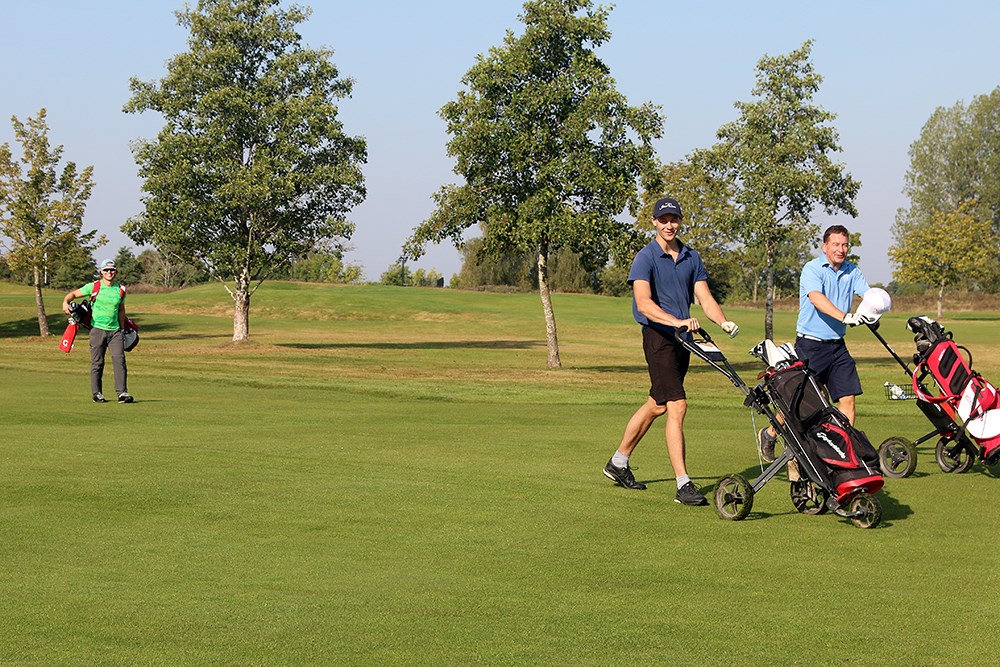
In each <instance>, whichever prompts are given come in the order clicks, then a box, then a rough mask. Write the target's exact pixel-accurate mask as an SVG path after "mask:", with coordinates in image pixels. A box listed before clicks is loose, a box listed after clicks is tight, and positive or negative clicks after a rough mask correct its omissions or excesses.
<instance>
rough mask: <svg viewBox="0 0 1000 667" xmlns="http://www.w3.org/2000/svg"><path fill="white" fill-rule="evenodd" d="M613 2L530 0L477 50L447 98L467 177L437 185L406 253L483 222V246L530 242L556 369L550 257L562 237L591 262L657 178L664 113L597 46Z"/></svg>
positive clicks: (459, 167) (600, 261)
mask: <svg viewBox="0 0 1000 667" xmlns="http://www.w3.org/2000/svg"><path fill="white" fill-rule="evenodd" d="M609 11H610V10H609V9H606V8H604V7H601V6H597V7H594V5H593V3H592V2H591V1H590V0H529V1H528V2H526V3H525V4H524V12H523V14H521V15H520V16H519V18H520V20H521V21H522V22H523V23H524V25H525V29H524V33H523V34H522V35H521V36H519V37H516V36H515V35H514V34H513V32H511V31H508V32H507V36H506V38H505V39H504V43H503V46H500V47H494V48H492V49H490V51H489V53H488V54H487V55H485V56H483V55H480V56H479V57H478V58H477V60H476V64H475V65H473V66H472V68H471V69H470V70H469V71H468V72H467V73H466V74H465V76H464V77H462V83H463V84H464V85H465V86H466V87H467V90H462V91H459V93H458V96H457V98H456V99H455V100H453V101H451V102H448V103H447V104H445V105H444V107H442V109H441V112H440V113H441V116H442V117H443V118H444V119H445V121H446V122H447V125H448V133H449V134H450V135H451V136H452V139H451V140H450V141H449V142H448V154H449V155H451V156H453V157H454V158H455V159H456V166H455V172H456V173H457V174H459V175H460V176H462V177H463V178H464V179H465V184H464V185H458V186H455V185H449V186H445V187H443V188H441V189H440V190H439V191H438V192H437V193H436V194H435V196H434V199H435V202H436V204H437V208H436V210H435V211H434V212H433V213H432V214H431V217H430V218H429V219H428V220H426V221H424V222H423V223H421V224H420V225H419V226H417V228H416V229H415V230H414V233H413V236H412V237H411V238H410V240H409V241H408V242H407V244H406V246H405V248H404V252H406V253H407V254H408V255H409V256H410V257H418V256H420V255H421V254H422V252H423V247H424V245H425V244H426V243H428V242H440V241H442V240H444V239H447V238H450V239H451V240H452V241H453V242H454V243H455V244H456V245H460V244H461V243H462V233H463V232H464V231H465V230H466V229H468V228H469V227H471V226H473V225H475V224H479V223H482V224H483V225H484V226H485V236H484V251H485V252H486V253H488V254H491V255H504V254H508V253H510V252H511V251H517V250H520V251H524V250H528V251H531V252H532V253H533V254H534V256H535V257H536V258H537V276H538V292H539V296H540V298H541V302H542V310H543V313H544V315H545V337H546V343H547V347H548V359H547V365H548V367H549V368H559V367H560V366H561V361H560V359H559V343H558V336H557V333H556V320H555V314H554V311H553V308H552V299H551V295H550V285H549V274H548V272H549V259H550V257H551V255H552V253H553V252H555V251H556V250H558V249H559V248H560V247H568V248H570V249H572V250H573V251H574V252H577V253H579V254H580V255H581V256H582V257H583V258H584V261H585V262H586V263H587V264H588V266H590V267H592V268H593V269H597V268H600V267H602V266H604V265H605V264H606V263H607V261H608V256H609V252H610V250H611V249H612V247H613V246H614V244H615V243H616V241H617V239H619V238H620V237H621V236H623V235H627V234H629V233H630V231H631V230H630V225H629V224H628V223H627V222H622V221H620V220H618V219H617V216H618V215H619V214H620V213H621V212H622V211H623V210H625V209H626V208H627V209H628V210H630V211H631V212H632V213H633V214H634V213H635V212H636V210H637V208H638V197H637V194H636V192H637V186H636V181H637V179H640V178H643V179H644V180H645V181H646V182H647V185H650V186H652V182H653V180H654V179H655V178H656V174H655V161H654V159H653V149H652V147H651V145H650V142H651V141H652V140H653V139H654V138H656V137H659V136H660V133H661V131H662V124H663V121H662V118H661V116H660V114H659V112H658V110H657V109H656V107H654V106H652V105H651V104H649V103H646V104H644V105H643V106H641V107H631V106H629V105H628V104H627V101H626V100H625V98H624V96H623V95H621V94H620V93H619V92H618V91H617V90H615V82H614V79H612V78H611V75H610V71H609V69H608V67H607V66H606V65H605V64H604V63H603V62H602V61H601V60H600V59H599V58H598V57H597V55H596V54H595V53H594V51H593V49H594V48H595V47H598V46H600V45H601V44H603V43H605V42H607V41H608V40H609V39H610V37H611V35H610V32H609V31H608V28H607V18H608V13H609Z"/></svg>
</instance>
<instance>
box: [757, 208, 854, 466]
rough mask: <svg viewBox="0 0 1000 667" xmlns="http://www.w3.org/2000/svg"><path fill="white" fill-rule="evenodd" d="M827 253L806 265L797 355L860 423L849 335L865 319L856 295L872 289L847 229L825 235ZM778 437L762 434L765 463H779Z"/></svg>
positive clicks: (770, 429)
mask: <svg viewBox="0 0 1000 667" xmlns="http://www.w3.org/2000/svg"><path fill="white" fill-rule="evenodd" d="M822 251H823V254H822V255H820V256H819V257H817V258H815V259H813V260H811V261H809V262H806V265H805V266H803V267H802V275H801V276H800V277H799V319H798V322H797V323H796V325H795V330H796V332H797V336H796V338H795V354H796V356H798V358H799V359H802V360H803V361H805V362H806V363H808V364H809V369H810V370H811V371H812V372H813V373H814V374H815V376H816V380H817V381H818V382H819V383H820V384H822V385H824V386H826V388H827V391H828V392H829V394H830V400H832V401H833V402H835V403H837V407H838V408H839V409H840V411H841V412H843V413H844V416H845V417H847V419H848V421H850V422H851V424H852V425H853V424H854V414H855V407H854V404H855V400H854V397H855V396H859V395H860V394H861V393H862V392H861V380H860V378H858V366H857V364H856V363H855V362H854V358H853V357H851V353H850V352H848V351H847V345H846V344H845V343H844V333H846V331H847V327H848V326H856V325H857V324H860V323H861V322H862V317H861V316H859V315H858V314H857V313H851V304H852V303H853V301H854V295H855V294H857V295H858V296H860V297H863V296H864V295H865V292H867V291H868V290H869V289H870V287H869V286H868V281H867V280H865V277H864V275H862V273H861V269H859V268H858V267H857V265H856V264H854V263H852V262H849V261H847V253H849V252H850V251H851V242H850V236H849V234H848V232H847V228H846V227H844V226H843V225H833V226H831V227H829V228H827V230H826V231H825V232H824V233H823V246H822ZM775 440H776V435H775V432H774V427H773V426H768V427H766V428H762V429H761V430H760V431H758V433H757V446H758V449H759V451H760V455H761V458H763V459H764V460H765V461H768V462H770V461H773V460H774V443H775Z"/></svg>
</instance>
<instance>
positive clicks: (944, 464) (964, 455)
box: [934, 438, 976, 473]
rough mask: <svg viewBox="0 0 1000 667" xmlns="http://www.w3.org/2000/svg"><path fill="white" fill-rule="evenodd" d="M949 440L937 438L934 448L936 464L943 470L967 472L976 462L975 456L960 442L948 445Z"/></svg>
mask: <svg viewBox="0 0 1000 667" xmlns="http://www.w3.org/2000/svg"><path fill="white" fill-rule="evenodd" d="M950 442H951V440H950V439H949V438H941V439H940V440H938V443H937V447H935V448H934V458H935V460H937V464H938V466H939V467H940V468H941V470H943V471H945V472H955V473H962V472H967V471H968V470H969V468H971V467H972V464H973V463H975V462H976V457H975V456H974V455H973V454H971V453H970V452H969V450H968V448H967V447H964V446H962V445H961V444H960V443H955V444H954V445H952V446H951V447H949V446H948V443H950Z"/></svg>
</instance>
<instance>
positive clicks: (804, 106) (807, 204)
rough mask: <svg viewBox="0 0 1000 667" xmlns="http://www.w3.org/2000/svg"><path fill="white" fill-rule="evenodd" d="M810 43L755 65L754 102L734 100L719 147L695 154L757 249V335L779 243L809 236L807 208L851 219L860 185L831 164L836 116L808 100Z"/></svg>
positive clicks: (768, 314)
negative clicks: (722, 184) (760, 280)
mask: <svg viewBox="0 0 1000 667" xmlns="http://www.w3.org/2000/svg"><path fill="white" fill-rule="evenodd" d="M811 49H812V42H811V41H806V42H805V43H804V44H803V45H802V46H801V47H800V48H798V49H796V50H794V51H792V52H791V53H788V54H785V55H779V56H766V55H765V56H764V57H762V58H761V59H760V61H759V62H758V63H757V74H756V85H755V86H754V88H753V90H752V94H753V95H754V97H755V99H754V100H753V101H750V102H736V104H735V106H736V108H737V109H738V110H739V112H740V116H739V118H738V119H737V120H735V121H733V122H731V123H727V124H726V125H724V126H722V127H721V128H720V129H719V131H718V138H719V139H720V142H719V143H717V144H716V145H715V146H713V147H712V149H710V152H708V153H707V154H705V155H702V156H699V159H704V160H705V161H706V162H707V163H708V164H709V165H711V167H712V169H713V172H714V174H715V175H716V176H717V177H718V178H721V179H724V180H727V181H729V182H730V183H731V187H732V188H733V190H732V192H733V194H732V204H733V209H734V211H735V221H734V224H735V229H737V230H738V231H739V233H740V235H741V236H742V237H743V238H744V239H745V240H746V242H747V243H748V244H751V245H755V246H758V247H759V248H760V249H761V250H762V255H761V260H762V263H760V264H758V267H757V268H758V270H760V271H762V272H764V274H765V276H766V285H767V297H766V310H765V320H764V331H765V336H767V337H768V338H770V337H771V336H772V321H773V313H774V310H773V298H774V267H775V260H776V258H777V254H778V249H779V247H780V246H781V245H782V244H786V245H787V244H789V243H791V245H792V246H793V247H797V246H800V245H801V243H802V241H803V239H804V238H806V237H808V236H815V235H816V234H817V231H816V229H815V227H814V226H813V225H811V223H810V216H811V215H812V213H813V211H814V210H815V209H816V208H818V207H822V209H823V210H824V211H825V212H826V213H828V214H834V213H847V214H850V215H851V216H857V209H856V208H855V206H854V199H855V197H856V196H857V194H858V190H859V189H860V188H861V184H860V183H859V182H858V181H856V180H854V179H853V178H852V177H851V176H850V174H848V173H847V171H846V170H845V168H844V166H843V165H841V164H839V163H837V162H835V161H834V159H833V157H832V155H833V154H834V153H837V152H839V151H840V146H839V145H838V140H839V139H838V134H837V130H836V129H835V128H834V127H833V125H832V124H831V123H832V121H833V120H834V119H835V118H836V116H835V115H834V114H832V113H830V112H828V111H825V110H824V109H822V108H821V107H819V106H817V105H816V104H815V103H814V102H813V96H814V95H815V94H816V92H817V91H818V90H819V86H820V83H822V81H823V77H822V76H820V75H819V74H818V73H817V72H816V71H815V70H814V68H813V65H812V62H811V60H810V52H811Z"/></svg>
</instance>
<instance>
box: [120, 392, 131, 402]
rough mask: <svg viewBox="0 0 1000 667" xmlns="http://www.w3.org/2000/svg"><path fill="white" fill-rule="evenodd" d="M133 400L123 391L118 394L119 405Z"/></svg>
mask: <svg viewBox="0 0 1000 667" xmlns="http://www.w3.org/2000/svg"><path fill="white" fill-rule="evenodd" d="M134 400H135V399H134V398H132V397H131V396H129V394H128V392H127V391H123V392H122V393H120V394H118V402H119V403H131V402H132V401H134Z"/></svg>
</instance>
